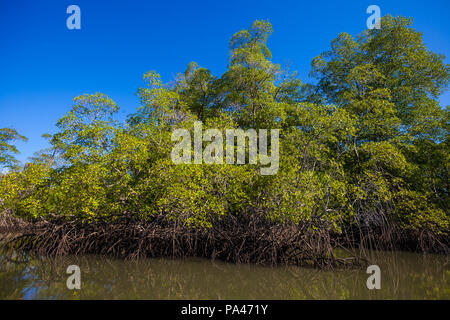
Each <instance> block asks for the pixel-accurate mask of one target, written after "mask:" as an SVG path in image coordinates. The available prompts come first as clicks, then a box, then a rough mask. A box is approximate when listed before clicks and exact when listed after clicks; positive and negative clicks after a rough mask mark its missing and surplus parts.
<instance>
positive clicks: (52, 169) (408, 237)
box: [0, 16, 450, 262]
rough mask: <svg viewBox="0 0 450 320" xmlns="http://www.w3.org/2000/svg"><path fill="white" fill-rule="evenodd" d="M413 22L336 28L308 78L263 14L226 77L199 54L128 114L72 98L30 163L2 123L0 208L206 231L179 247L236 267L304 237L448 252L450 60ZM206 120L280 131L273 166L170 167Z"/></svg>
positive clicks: (315, 242)
mask: <svg viewBox="0 0 450 320" xmlns="http://www.w3.org/2000/svg"><path fill="white" fill-rule="evenodd" d="M411 25H412V22H411V20H410V19H406V18H403V17H392V16H386V17H384V18H383V19H382V22H381V26H382V28H381V29H379V30H377V29H372V30H365V31H364V32H362V33H361V34H360V35H358V36H357V37H356V38H354V37H352V36H351V35H349V34H347V33H341V34H339V36H338V37H337V38H336V39H334V40H333V41H332V43H331V49H330V50H329V51H326V52H324V53H322V54H321V55H319V56H318V57H316V58H314V60H313V62H312V72H311V74H312V75H313V76H314V77H315V78H316V79H317V83H316V84H315V85H312V84H305V83H302V81H301V80H300V79H299V78H298V76H297V73H295V72H292V71H290V70H289V68H282V67H281V66H280V65H278V64H274V63H273V62H272V61H271V58H272V57H271V52H270V51H269V49H268V47H267V39H268V37H269V36H270V34H271V33H272V26H271V24H270V23H269V22H266V21H255V22H254V23H253V25H252V26H251V27H250V28H249V29H248V30H242V31H240V32H238V33H236V34H235V35H234V36H233V37H232V39H231V41H230V44H229V48H230V52H231V55H230V60H229V64H228V69H227V71H226V72H225V73H224V74H223V75H222V76H220V77H216V76H214V75H212V74H211V72H210V71H209V70H208V69H206V68H204V67H201V66H199V65H197V64H196V63H194V62H192V63H190V64H189V66H188V67H187V69H186V71H185V72H184V73H181V74H179V75H178V76H177V78H176V80H175V81H173V82H171V83H167V84H166V83H163V82H162V81H161V78H160V76H159V75H158V74H157V73H155V72H153V71H151V72H148V73H146V74H145V75H144V77H143V80H144V84H143V86H142V87H141V88H139V89H138V91H137V95H138V96H139V98H140V101H141V104H140V107H139V108H138V110H137V112H136V113H134V114H131V115H129V117H128V119H127V121H126V122H125V123H118V122H117V121H115V120H114V114H115V113H117V112H118V110H119V107H118V106H117V104H116V103H115V102H114V101H113V100H112V99H111V98H110V97H108V96H106V95H104V94H102V93H95V94H84V95H81V96H78V97H76V98H75V99H74V105H73V107H72V109H71V110H70V111H69V112H68V113H67V114H66V115H65V116H64V117H63V118H61V119H60V120H59V121H58V123H57V127H58V128H59V131H58V132H57V133H56V134H54V135H46V137H47V138H48V139H49V141H50V143H51V148H50V149H49V150H47V151H45V152H41V153H39V154H38V155H37V156H36V157H35V158H33V159H32V160H31V161H30V162H29V163H27V164H26V165H25V166H24V167H23V168H18V167H17V163H16V162H15V161H14V158H13V156H12V155H13V153H14V152H16V151H17V150H16V149H15V147H14V145H13V141H14V139H18V138H20V139H24V137H22V136H20V135H19V134H18V133H17V132H16V131H15V130H13V129H1V130H0V163H2V164H3V165H4V166H7V167H9V168H10V170H9V171H8V172H7V173H4V174H2V176H1V178H0V179H1V180H0V210H1V211H2V212H3V216H4V217H6V216H8V217H14V218H17V219H20V221H22V222H26V221H33V222H34V223H35V224H37V223H38V222H39V221H40V222H42V221H45V222H47V223H50V222H52V223H53V222H54V221H59V222H58V223H59V224H60V225H61V224H62V223H66V224H67V223H69V224H70V226H73V225H74V223H76V225H77V226H78V227H77V228H81V227H80V225H82V226H83V228H89V227H88V226H89V225H91V226H92V225H95V224H101V225H102V226H104V225H105V223H107V224H108V227H104V228H110V229H102V230H104V238H105V239H106V237H107V234H109V237H110V238H111V239H112V238H114V236H113V234H114V230H116V231H115V232H116V237H115V238H114V239H116V240H117V241H119V242H120V241H121V240H120V239H122V238H124V237H127V236H129V237H131V238H130V241H129V242H126V243H127V245H128V246H134V245H136V243H137V241H138V240H136V239H138V238H139V239H141V238H142V237H146V236H145V235H143V234H141V233H139V232H138V233H133V235H129V234H128V233H127V231H126V230H127V229H126V226H129V221H134V222H139V223H140V226H141V227H142V226H147V225H148V226H151V227H148V228H147V227H142V228H144V229H145V228H146V229H145V230H147V231H146V232H147V235H148V234H150V233H151V232H154V230H155V228H156V226H158V228H165V229H168V230H172V231H171V232H172V233H171V234H170V235H167V237H166V238H167V239H166V240H167V243H169V242H170V243H172V242H173V241H172V240H173V238H174V237H175V234H176V235H177V236H179V237H183V234H184V235H186V234H189V237H191V236H192V234H195V235H196V237H194V238H195V240H194V238H189V239H188V240H186V241H185V242H183V241H184V240H183V241H180V242H179V246H181V247H182V248H184V249H180V250H181V251H183V250H187V251H189V250H188V249H186V248H188V247H189V248H191V245H192V243H194V242H195V243H197V240H198V241H200V240H201V241H203V242H208V241H209V243H210V247H209V248H210V249H208V248H206V247H207V245H206V244H202V245H201V244H199V246H203V247H202V248H203V249H202V250H203V251H202V252H203V253H202V254H206V255H213V256H214V255H218V256H220V252H226V253H227V255H225V256H222V257H223V258H225V259H229V260H235V261H240V260H245V261H247V260H248V261H265V262H267V261H272V262H277V261H278V260H280V259H279V258H277V257H275V258H274V257H273V255H274V253H273V252H277V253H276V254H275V256H279V255H280V252H290V253H289V254H291V255H292V250H293V247H295V246H310V247H316V248H320V249H318V250H319V251H320V250H322V251H321V252H322V253H323V254H322V258H323V257H329V256H330V252H331V250H332V248H333V247H334V246H336V245H337V244H342V243H344V244H351V243H360V242H363V243H364V239H366V240H367V239H372V240H374V241H375V243H380V244H381V243H384V242H389V243H396V245H398V246H401V247H403V248H409V249H415V250H417V249H419V250H420V249H421V250H434V251H441V250H444V251H447V250H448V235H449V228H450V217H449V211H448V208H449V196H448V188H449V185H448V171H449V141H448V125H449V109H448V107H447V108H446V109H443V108H442V107H441V106H440V105H439V101H438V97H439V96H440V95H441V94H442V93H443V92H444V91H445V90H446V89H447V86H448V83H449V79H450V66H449V65H448V64H445V63H444V56H442V55H438V54H435V53H433V52H431V51H430V50H428V49H427V48H426V46H425V45H424V43H423V42H422V35H421V33H420V32H418V31H416V30H414V29H413V28H412V26H411ZM196 120H200V121H202V122H203V128H204V129H206V128H219V129H221V130H223V131H224V130H225V129H227V128H242V129H247V128H265V129H273V128H277V129H280V156H279V159H280V164H279V170H278V173H277V174H275V175H272V176H270V175H269V176H264V175H261V174H260V171H259V166H260V165H254V164H243V165H235V164H234V165H232V164H223V165H215V164H213V165H207V164H203V165H195V164H192V165H188V164H181V165H175V164H173V163H172V160H171V157H170V154H171V150H172V147H173V145H174V142H173V141H171V133H172V131H173V130H174V129H176V128H188V129H190V130H192V127H193V122H194V121H196ZM61 221H63V222H61ZM123 221H128V222H126V223H125V222H123ZM113 225H122V226H124V227H123V228H117V229H111V228H113V227H112V226H113ZM227 226H228V227H227ZM47 228H49V227H48V225H47ZM65 228H66V229H64V228H62V229H56V227H55V225H54V224H52V227H51V228H50V229H49V230H50V231H49V232H48V233H47V236H48V237H51V235H52V234H55V232H56V230H66V231H65V232H66V233H67V232H72V231H70V230H73V228H72V227H70V228H68V227H65ZM67 228H68V229H67ZM74 228H75V227H74ZM130 228H131V227H130ZM83 230H84V229H83ZM86 230H87V229H86ZM89 230H91V229H89ZM95 230H97V229H95V228H93V229H92V230H91V231H90V232H98V230H97V231H95ZM105 230H107V231H105ZM128 230H130V229H128ZM152 230H153V231H152ZM158 230H160V229H158ZM161 230H162V229H161ZM178 230H182V231H180V232H178ZM274 230H275V231H274ZM58 232H60V231H58ZM86 232H87V231H86ZM136 232H137V231H136ZM84 236H85V237H86V235H84ZM197 236H198V237H197ZM214 237H216V238H214ZM63 238H64V233H61V234H60V238H58V239H59V240H58V241H60V240H61V239H63ZM69 238H70V237H69ZM213 238H214V239H213ZM219 238H220V241H219V240H218V239H219ZM64 239H65V238H64ZM133 239H135V240H133ZM161 239H162V238H161ZM170 239H172V240H170ZM177 239H178V240H179V239H180V238H177ZM211 239H213V240H211ZM236 239H238V240H236ZM293 239H294V240H293ZM308 239H309V240H308ZM141 240H142V239H141ZM169 240H170V241H169ZM104 241H106V240H104ZM111 241H113V240H111ZM139 241H140V240H139ZM308 241H309V242H308ZM113 242H115V241H113ZM124 242H125V240H124ZM258 242H260V243H262V244H258ZM105 243H106V242H105ZM139 243H140V245H139V246H140V248H141V246H143V243H142V242H139ZM182 243H184V244H182ZM66 244H67V243H66ZM48 245H49V246H51V247H52V248H53V249H54V248H55V247H58V245H59V244H58V243H56V244H55V242H52V244H51V245H50V244H48ZM103 245H104V244H102V245H99V246H100V247H101V246H103ZM196 245H197V244H196ZM183 246H184V247H183ZM283 246H284V247H283ZM86 247H87V246H86ZM107 247H108V246H107ZM231 247H235V248H237V249H233V250H234V251H233V252H234V253H233V254H232V255H234V256H233V257H232V255H231V256H230V253H229V250H230V249H227V248H231ZM123 248H125V247H123ZM123 248H122V249H123ZM211 248H213V249H211ZM251 248H253V249H254V248H259V249H260V250H259V251H258V250H256V249H254V250H253V251H252V250H251ZM262 248H266V249H267V251H264V250H266V249H264V250H263V249H262ZM270 248H272V249H273V250H272V249H270ZM110 249H111V246H109V247H108V249H106V247H105V248H103V249H101V248H100V249H99V247H98V246H97V251H99V252H104V253H108V252H110V251H111V250H110ZM294 249H295V248H294ZM89 250H91V249H89ZM89 250H87V249H86V248H85V250H84V251H89ZM124 250H126V249H124ZM152 250H154V249H152ZM211 250H212V251H211ZM246 250H247V251H246ZM255 250H256V251H255ZM261 250H263V251H264V252H263V251H261ZM270 250H272V253H270V254H271V258H267V254H269V253H268V251H270ZM289 250H290V251H289ZM308 250H310V251H311V250H313V248H309V249H308ZM63 251H64V250H63ZM66 251H67V252H74V250H72V249H67V250H66ZM92 251H95V250H94V249H92ZM175 251H176V250H175V249H174V248H172V249H171V250H169V251H167V250H166V251H164V250H163V251H158V253H155V254H174V253H175ZM244 251H245V252H247V257H246V258H245V259H240V258H239V256H242V255H243V254H244V253H243V252H244ZM58 252H62V251H58ZM80 252H83V250H81V251H80ZM152 252H153V251H152ZM135 253H136V252H135ZM191 253H193V254H198V250H197V249H192V250H191ZM140 254H142V252H140V253H139V255H140ZM147 254H148V252H147ZM300 255H301V254H300ZM262 256H264V257H265V258H261V257H262ZM256 257H259V258H256ZM309 257H310V256H309ZM258 259H259V260H258ZM316 262H317V261H316Z"/></svg>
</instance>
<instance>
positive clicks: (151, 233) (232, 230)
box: [0, 215, 449, 268]
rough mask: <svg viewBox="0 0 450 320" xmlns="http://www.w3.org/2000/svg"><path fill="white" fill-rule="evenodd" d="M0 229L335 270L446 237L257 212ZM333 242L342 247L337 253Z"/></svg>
mask: <svg viewBox="0 0 450 320" xmlns="http://www.w3.org/2000/svg"><path fill="white" fill-rule="evenodd" d="M0 235H3V236H0V242H1V243H2V244H3V245H5V246H9V247H12V248H14V249H17V250H23V251H27V252H34V253H36V254H39V255H45V256H66V255H85V254H97V255H102V256H107V257H113V258H120V259H126V260H137V259H143V258H149V257H150V258H155V257H170V258H187V257H203V258H209V259H212V260H215V259H217V260H222V261H226V262H232V263H249V264H257V265H272V266H275V265H297V266H312V267H316V268H329V267H332V268H333V267H337V268H340V267H352V266H361V265H364V264H367V263H366V258H365V257H364V255H354V254H353V252H355V251H354V249H355V248H359V249H360V250H359V251H360V252H364V250H366V249H378V250H380V249H384V250H391V251H393V250H408V251H415V252H433V253H442V254H446V255H448V254H449V246H448V239H439V238H436V237H434V238H431V237H430V236H426V235H422V237H423V238H420V237H418V238H413V236H414V235H413V234H409V235H408V234H405V233H399V232H395V230H394V229H384V230H377V232H374V230H370V231H369V230H362V229H359V232H356V231H355V230H352V231H350V230H347V231H346V232H344V233H341V234H339V235H338V234H333V233H330V232H327V231H325V230H314V229H312V228H310V226H308V225H306V224H304V225H296V224H293V223H286V224H274V223H270V222H268V221H266V220H264V219H261V218H258V217H255V216H248V217H245V216H240V217H239V218H238V217H234V216H227V219H223V220H220V221H218V222H217V223H216V224H215V225H214V226H213V227H212V228H196V229H192V228H188V227H185V226H179V225H177V224H176V223H170V222H167V221H166V220H165V219H163V217H155V218H154V219H152V220H151V221H150V220H148V221H143V220H139V219H134V218H132V217H116V218H112V219H111V218H109V219H108V221H101V220H96V221H89V222H86V221H85V222H82V221H76V220H74V221H68V220H64V219H61V218H59V219H56V218H55V219H52V220H43V219H40V220H34V221H27V220H23V219H19V218H15V217H12V216H8V215H1V217H0ZM445 241H447V242H445ZM338 248H339V249H342V250H341V251H340V252H341V253H340V254H339V255H338V254H336V249H338ZM361 249H362V250H361ZM342 253H344V254H342Z"/></svg>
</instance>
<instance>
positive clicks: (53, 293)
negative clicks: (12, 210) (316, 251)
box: [0, 251, 450, 299]
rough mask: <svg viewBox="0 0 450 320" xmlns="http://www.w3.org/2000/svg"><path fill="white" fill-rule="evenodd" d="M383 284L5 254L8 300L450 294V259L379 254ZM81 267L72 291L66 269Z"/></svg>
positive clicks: (268, 271) (257, 269) (163, 262)
mask: <svg viewBox="0 0 450 320" xmlns="http://www.w3.org/2000/svg"><path fill="white" fill-rule="evenodd" d="M370 262H371V263H372V264H377V265H379V266H380V268H381V289H380V290H368V289H367V287H366V280H367V277H368V276H369V275H368V274H366V272H365V268H364V269H363V270H361V269H360V270H333V271H320V270H315V269H308V268H299V267H293V266H291V267H285V266H284V267H276V268H272V267H261V266H254V265H235V264H228V263H223V262H219V261H214V262H213V261H211V260H206V259H196V258H193V259H187V260H170V259H146V260H140V261H122V260H114V259H108V258H104V257H99V256H78V257H76V256H68V257H58V258H48V257H40V258H37V257H32V256H27V255H18V254H17V253H15V252H5V251H1V252H0V299H450V268H449V264H448V257H445V256H435V255H421V254H416V253H406V252H372V253H371V259H370ZM72 264H75V265H78V266H80V269H81V289H80V290H69V289H67V287H66V280H67V277H68V276H69V275H68V274H66V269H67V267H68V266H69V265H72Z"/></svg>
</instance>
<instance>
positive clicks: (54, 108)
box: [0, 0, 450, 161]
mask: <svg viewBox="0 0 450 320" xmlns="http://www.w3.org/2000/svg"><path fill="white" fill-rule="evenodd" d="M71 4H76V5H78V6H79V7H80V9H81V30H69V29H67V27H66V19H67V17H68V16H69V14H67V13H66V9H67V7H68V6H69V5H71ZM371 4H376V5H378V6H379V7H380V8H381V14H382V15H385V14H388V13H390V14H392V15H403V16H408V17H413V18H414V22H415V23H414V27H415V28H416V29H417V30H419V31H422V32H423V34H424V42H425V43H426V45H427V46H428V48H429V49H431V50H433V51H435V52H437V53H442V54H444V55H446V56H447V57H449V58H450V25H449V24H448V14H449V12H450V1H448V0H436V1H433V0H430V1H414V0H409V1H375V0H368V1H364V0H358V1H335V0H333V1H301V0H295V1H282V0H278V1H273V0H272V1H265V0H257V1H244V0H243V1H235V0H227V1H193V0H191V1H152V0H148V1H135V0H128V1H111V0H110V1H93V0H89V1H81V0H72V1H62V0H58V1H46V0H40V1H24V0H14V1H9V0H0V41H1V46H0V128H3V127H14V128H16V129H17V130H18V131H19V132H20V133H21V134H23V135H25V136H27V137H28V138H29V141H28V142H26V143H22V142H20V143H18V147H19V150H20V151H21V154H20V155H19V156H18V157H17V158H18V159H19V160H21V161H25V160H26V159H27V158H28V157H30V156H32V155H33V153H34V152H35V151H38V150H40V149H43V148H46V147H48V145H47V143H46V141H45V140H44V139H43V138H41V135H42V134H43V133H54V132H56V127H55V123H56V121H57V120H58V119H59V118H60V117H62V116H63V115H64V114H65V113H66V112H67V111H68V110H69V109H70V107H71V105H72V99H73V97H75V96H77V95H80V94H84V93H94V92H102V93H105V94H108V95H109V96H110V97H111V98H112V99H113V100H115V101H116V102H117V103H118V104H119V106H120V108H121V111H120V114H119V116H118V118H119V119H124V118H125V116H126V115H127V114H129V113H132V112H134V111H135V110H136V108H137V106H138V99H137V98H136V96H135V92H136V90H137V88H138V87H139V86H140V84H141V79H142V75H143V73H144V72H146V71H149V70H155V71H157V72H158V73H160V74H161V75H162V77H163V80H164V81H169V80H172V79H173V78H174V76H175V74H176V73H177V72H182V71H184V70H185V69H186V66H187V64H188V63H189V62H191V61H196V62H197V63H199V64H200V65H201V66H203V67H206V68H209V69H210V70H211V71H212V72H213V74H215V75H217V76H220V75H221V74H222V73H223V72H224V71H225V69H226V66H227V62H228V56H229V55H228V54H229V52H228V47H227V46H228V41H229V40H230V38H231V36H232V35H233V33H235V32H237V31H239V30H241V29H245V28H248V27H249V26H250V25H251V23H252V22H253V21H254V20H256V19H266V20H267V19H268V20H269V21H270V22H271V23H272V24H273V27H274V33H273V35H272V37H271V38H270V39H269V48H270V49H271V51H272V54H273V61H274V62H276V63H281V64H284V63H287V62H289V61H290V62H292V67H293V68H294V69H296V70H298V71H299V74H300V77H301V78H302V80H303V81H305V82H308V81H311V80H310V79H308V73H309V71H310V63H311V60H312V58H314V57H315V56H317V55H318V54H320V53H321V52H322V51H325V50H328V48H329V46H330V42H331V40H332V39H333V38H335V37H336V36H337V35H338V34H339V33H340V32H344V31H345V32H348V33H350V34H352V35H356V34H358V33H359V32H361V31H362V30H363V29H365V28H366V20H367V18H368V17H369V14H367V13H366V8H367V7H368V6H369V5H371ZM449 58H447V59H446V62H447V63H450V59H449ZM441 105H442V106H445V105H450V94H449V93H448V92H447V93H445V94H444V95H443V96H442V97H441Z"/></svg>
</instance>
